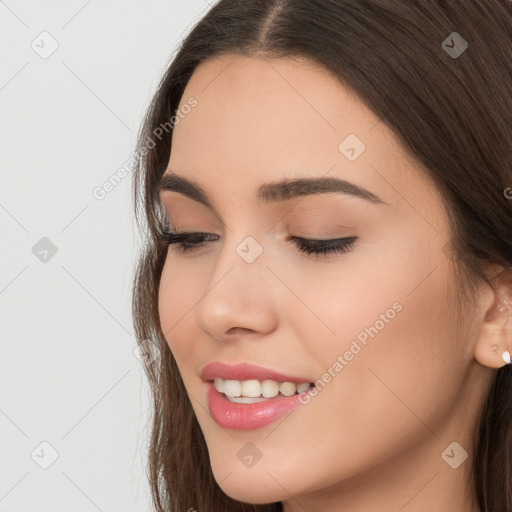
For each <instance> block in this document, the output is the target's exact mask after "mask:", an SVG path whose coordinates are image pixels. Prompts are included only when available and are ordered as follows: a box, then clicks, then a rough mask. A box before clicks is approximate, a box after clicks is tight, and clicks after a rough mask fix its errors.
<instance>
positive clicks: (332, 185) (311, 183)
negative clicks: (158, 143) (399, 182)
mask: <svg viewBox="0 0 512 512" xmlns="http://www.w3.org/2000/svg"><path fill="white" fill-rule="evenodd" d="M159 190H160V192H163V191H166V190H168V191H172V192H179V193H180V194H183V195H185V196H187V197H189V198H190V199H193V200H194V201H198V202H199V203H201V204H203V205H204V206H206V207H208V208H209V209H210V210H212V211H213V212H214V213H216V211H215V208H214V206H213V204H212V201H211V200H210V198H209V197H208V195H207V193H206V192H205V190H204V189H203V188H202V187H201V185H199V183H196V182H195V181H193V180H190V179H188V178H185V177H183V176H180V175H178V174H176V173H174V172H170V173H166V174H163V175H162V177H161V179H160V186H159ZM327 193H329V194H332V193H339V194H344V195H348V196H353V197H359V198H361V199H364V200H366V201H368V202H370V203H373V204H384V205H388V203H386V202H385V201H383V200H382V199H381V198H380V197H379V196H377V195H376V194H374V193H373V192H370V191H369V190H367V189H365V188H363V187H361V186H359V185H356V184H355V183H351V182H350V181H346V180H343V179H340V178H334V177H332V176H329V177H328V176H322V177H316V178H296V179H283V180H280V181H275V182H269V183H264V184H262V185H260V186H259V187H258V189H257V190H256V199H257V200H258V201H261V202H265V203H269V202H278V201H286V200H289V199H292V198H295V197H301V196H309V195H313V194H327ZM388 206H389V205H388Z"/></svg>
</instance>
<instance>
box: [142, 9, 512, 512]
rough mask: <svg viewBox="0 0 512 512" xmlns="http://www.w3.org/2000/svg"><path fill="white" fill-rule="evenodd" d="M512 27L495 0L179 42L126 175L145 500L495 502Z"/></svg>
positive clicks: (284, 24) (510, 212)
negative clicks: (149, 411)
mask: <svg viewBox="0 0 512 512" xmlns="http://www.w3.org/2000/svg"><path fill="white" fill-rule="evenodd" d="M511 42H512V3H511V2H508V1H505V0H480V1H478V2H445V1H444V0H432V1H429V2H426V1H424V2H409V1H405V0H363V1H361V0H338V1H334V0H293V1H291V0H260V1H254V0H220V1H219V2H218V3H217V4H216V5H214V6H213V8H212V9H211V10H210V11H209V12H208V13H207V14H206V15H205V16H204V18H203V19H202V20H200V21H199V22H198V23H197V25H196V26H195V27H194V28H193V30H192V31H191V33H190V34H189V35H188V37H186V39H185V40H184V41H183V43H182V45H181V46H180V48H179V50H178V52H177V54H176V55H175V56H174V59H173V61H172V63H171V65H170V67H169V69H168V71H167V72H166V73H165V76H164V77H163V79H162V80H161V83H160V85H159V87H158V90H157V92H156V94H155V96H154V99H153V101H152V103H151V105H150V108H149V110H148V113H147V116H146V118H145V121H144V125H143V129H142V130H141V133H140V138H139V142H138V156H139V157H140V158H139V159H138V166H137V169H136V173H135V180H134V185H135V200H136V212H137V214H138V218H139V220H140V225H141V228H142V229H143V230H144V232H147V235H148V236H147V243H146V247H145V250H144V253H143V254H142V255H141V259H140V262H139V265H138V268H137V272H136V276H135V282H134V294H133V300H134V302H133V305H134V323H135V327H136V332H137V336H138V339H139V341H140V343H143V342H144V340H152V341H153V342H154V344H155V345H156V348H154V349H153V350H154V351H153V352H152V353H150V354H149V357H148V358H147V367H146V371H147V374H148V377H149V379H150V382H151V386H152V391H153V395H154V418H153V429H152V435H151V445H150V453H149V469H150V482H151V486H152V492H153V500H154V504H155V508H156V509H157V510H159V511H173V512H177V511H200V512H202V511H205V512H223V511H229V512H232V511H233V512H234V511H249V510H252V511H278V510H283V511H286V512H292V511H294V512H295V511H311V512H312V511H314V512H338V511H339V512H341V511H343V512H362V511H365V512H367V511H369V510H372V511H376V510H378V511H379V512H392V511H393V512H396V511H398V510H403V511H404V512H405V511H407V512H424V511H426V510H428V511H429V512H446V511H450V512H452V511H453V512H456V511H461V512H462V511H463V512H477V511H478V512H480V511H481V512H491V511H492V512H507V511H512V371H511V368H510V366H509V365H508V364H507V363H509V362H510V351H512V319H511V316H512V163H511V161H512V159H511V154H512V153H511V140H512V100H511V97H512V96H511V84H512V59H511ZM146 345H147V346H148V347H150V346H151V344H148V343H146Z"/></svg>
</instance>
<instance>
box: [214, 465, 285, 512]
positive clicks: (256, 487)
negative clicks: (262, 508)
mask: <svg viewBox="0 0 512 512" xmlns="http://www.w3.org/2000/svg"><path fill="white" fill-rule="evenodd" d="M212 470H213V475H214V477H215V481H216V482H217V484H218V485H219V487H220V488H221V489H222V491H223V492H224V494H226V495H227V496H229V497H230V498H232V499H234V500H237V501H241V502H243V503H250V504H255V505H262V504H265V503H274V502H277V501H282V500H285V499H287V498H288V497H289V495H288V493H287V492H286V491H285V490H284V489H283V487H281V486H280V485H279V484H278V483H277V482H276V480H274V479H273V478H272V476H270V475H269V474H268V473H267V472H266V471H265V468H260V469H259V470H256V468H254V467H253V468H245V467H243V466H242V465H240V467H237V468H235V467H230V468H226V466H224V465H222V464H221V465H219V467H218V468H216V466H215V464H213V465H212Z"/></svg>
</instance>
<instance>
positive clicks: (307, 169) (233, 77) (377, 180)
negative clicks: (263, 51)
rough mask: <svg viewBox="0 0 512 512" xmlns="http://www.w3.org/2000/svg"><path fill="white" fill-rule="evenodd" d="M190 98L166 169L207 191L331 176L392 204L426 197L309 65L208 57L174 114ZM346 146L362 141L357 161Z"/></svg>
mask: <svg viewBox="0 0 512 512" xmlns="http://www.w3.org/2000/svg"><path fill="white" fill-rule="evenodd" d="M190 98H195V100H196V101H197V106H196V107H195V108H193V109H191V110H190V111H188V110H184V112H185V111H186V112H188V113H186V114H185V115H183V116H182V118H181V119H180V121H179V123H178V124H177V125H176V127H175V129H174V133H173V142H172V151H171V157H170V162H169V168H170V169H172V170H174V171H176V172H178V173H179V174H183V175H187V176H189V177H191V178H192V179H193V180H195V181H198V182H202V183H204V184H205V185H206V186H207V187H208V188H213V189H215V188H216V185H215V183H216V180H217V179H221V180H223V182H224V183H223V184H224V185H227V187H228V188H229V189H230V191H231V193H233V194H234V193H236V191H240V190H241V187H245V188H247V189H251V190H256V189H257V187H258V186H259V185H260V184H261V183H262V182H265V181H273V180H276V179H278V178H283V177H288V178H297V177H309V176H321V175H332V176H336V177H340V178H343V179H347V180H350V181H353V182H356V183H357V184H359V185H361V186H363V187H367V188H370V189H373V190H374V191H375V192H376V193H377V194H379V195H380V196H381V197H384V198H386V197H387V198H389V199H390V201H389V202H393V196H397V194H398V196H402V198H403V197H404V196H407V195H409V196H411V198H410V199H409V200H414V190H418V191H419V190H421V192H422V193H424V192H425V190H424V189H425V186H426V185H427V183H426V177H427V175H426V174H425V173H420V172H418V171H419V164H418V162H417V161H416V160H415V159H414V157H412V156H411V155H410V154H409V153H407V152H406V151H405V150H404V148H403V147H402V146H401V145H400V143H399V141H398V139H397V137H396V136H395V134H394V132H393V131H392V130H390V129H389V128H388V127H387V126H386V125H385V124H384V123H383V122H382V121H381V120H380V119H379V118H378V117H377V116H376V115H375V114H374V113H373V112H372V111H371V110H370V109H368V108H367V107H366V105H365V104H364V102H363V101H362V100H361V99H360V98H359V97H358V96H357V95H356V94H355V93H353V92H352V91H351V90H350V89H348V88H346V87H345V86H344V85H343V84H342V83H341V81H340V80H339V79H338V78H337V77H335V76H334V75H332V74H331V73H330V72H329V71H328V70H326V69H324V68H322V67H321V66H319V65H317V64H316V63H314V62H313V61H310V60H309V59H305V58H285V59H266V58H260V57H244V56H240V55H231V54H227V55H222V56H220V57H215V58H212V59H209V60H207V61H205V62H203V63H202V64H201V65H200V66H198V68H197V69H196V71H195V72H194V73H193V75H192V77H191V79H190V81H189V83H188V84H187V87H186V88H185V91H184V93H183V96H182V98H181V102H180V108H179V109H178V110H180V109H181V108H182V107H183V106H184V105H185V104H186V103H187V102H189V101H190ZM354 136H355V139H354ZM350 137H352V138H350ZM346 140H349V141H352V142H353V141H354V140H355V141H359V142H356V143H358V144H359V143H360V151H361V153H360V156H358V157H357V159H355V160H350V159H348V158H347V155H346V154H344V149H346V148H345V146H346V144H345V143H344V141H346ZM361 148H363V149H361Z"/></svg>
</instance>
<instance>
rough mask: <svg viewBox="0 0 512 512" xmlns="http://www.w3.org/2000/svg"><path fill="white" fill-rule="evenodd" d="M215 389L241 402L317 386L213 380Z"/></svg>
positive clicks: (231, 399) (297, 392) (244, 402)
mask: <svg viewBox="0 0 512 512" xmlns="http://www.w3.org/2000/svg"><path fill="white" fill-rule="evenodd" d="M213 385H214V386H215V389H216V390H217V391H218V392H219V393H222V394H223V395H224V397H225V398H226V399H227V400H228V401H230V402H235V403H239V404H254V403H257V402H265V401H267V400H269V399H272V398H276V397H287V396H293V395H298V394H300V393H304V392H306V391H308V390H309V389H310V388H312V387H315V385H314V383H312V382H300V383H295V382H278V381H276V380H263V381H259V380H255V379H251V380H228V379H220V378H216V379H214V380H213Z"/></svg>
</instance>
